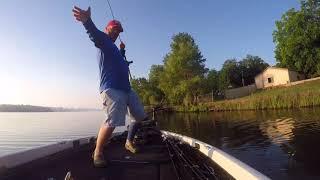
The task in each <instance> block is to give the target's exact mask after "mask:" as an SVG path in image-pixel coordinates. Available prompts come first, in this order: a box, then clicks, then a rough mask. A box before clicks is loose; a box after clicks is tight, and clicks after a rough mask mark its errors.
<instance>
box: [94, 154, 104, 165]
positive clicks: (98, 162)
mask: <svg viewBox="0 0 320 180" xmlns="http://www.w3.org/2000/svg"><path fill="white" fill-rule="evenodd" d="M92 157H93V165H94V167H97V168H103V167H106V166H107V162H106V160H105V159H104V156H103V154H98V155H94V154H93V155H92Z"/></svg>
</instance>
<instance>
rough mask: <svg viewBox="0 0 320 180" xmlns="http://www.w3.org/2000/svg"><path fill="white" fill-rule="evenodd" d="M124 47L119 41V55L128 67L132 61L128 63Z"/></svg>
mask: <svg viewBox="0 0 320 180" xmlns="http://www.w3.org/2000/svg"><path fill="white" fill-rule="evenodd" d="M125 48H126V45H125V44H124V43H123V42H122V41H121V40H120V53H121V55H122V57H123V58H124V60H125V61H126V62H127V64H128V66H129V65H130V64H132V63H133V61H128V60H127V57H126V49H125Z"/></svg>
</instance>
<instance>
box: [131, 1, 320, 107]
mask: <svg viewBox="0 0 320 180" xmlns="http://www.w3.org/2000/svg"><path fill="white" fill-rule="evenodd" d="M319 23H320V0H307V1H301V8H300V10H295V9H290V10H288V11H287V12H285V13H284V14H283V16H282V18H281V19H280V20H278V21H276V22H275V24H276V29H275V30H274V32H273V41H274V42H275V45H276V48H275V58H276V61H277V65H276V66H278V67H285V68H288V69H290V70H294V71H297V72H299V73H303V74H304V75H306V77H315V76H319V75H320V49H319V47H320V24H319ZM205 61H206V59H205V58H204V57H203V56H202V54H201V51H200V49H199V47H198V45H197V44H196V42H195V40H194V39H193V37H192V36H191V35H190V34H188V33H178V34H176V35H174V36H173V37H172V42H171V44H170V51H169V52H168V53H167V54H166V56H165V57H164V59H163V64H160V65H152V66H151V69H150V72H149V74H148V77H147V78H144V77H142V78H134V79H132V81H131V84H132V87H133V89H134V90H135V91H136V92H137V93H138V95H139V96H140V98H141V100H142V101H143V103H144V104H145V105H156V104H159V103H160V102H161V101H163V100H165V101H166V103H169V104H172V105H186V106H188V105H195V104H197V103H199V97H201V96H203V95H205V94H208V93H212V95H213V96H214V97H215V98H222V97H223V96H224V92H225V90H226V89H228V88H237V87H241V86H246V85H250V84H253V83H254V78H255V76H256V75H257V74H259V73H261V72H262V71H263V70H264V69H266V67H268V66H269V64H267V63H266V62H265V61H264V60H263V59H262V58H260V57H259V56H254V55H247V56H246V57H245V58H243V59H235V58H233V59H227V60H225V62H224V63H223V66H222V68H221V70H219V71H218V70H216V69H209V68H207V67H205Z"/></svg>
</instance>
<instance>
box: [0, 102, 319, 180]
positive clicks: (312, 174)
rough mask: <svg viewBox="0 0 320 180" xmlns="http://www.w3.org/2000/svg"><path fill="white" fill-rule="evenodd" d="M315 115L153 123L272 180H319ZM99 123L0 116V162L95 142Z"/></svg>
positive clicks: (212, 116) (85, 118) (57, 116)
mask: <svg viewBox="0 0 320 180" xmlns="http://www.w3.org/2000/svg"><path fill="white" fill-rule="evenodd" d="M319 114H320V108H318V109H302V110H290V111H284V110H281V111H259V112H254V111H243V112H214V113H198V114H196V113H188V114H185V113H161V114H158V115H157V119H159V124H160V126H161V128H162V129H166V130H170V131H173V132H177V133H180V134H184V135H188V136H190V137H195V138H197V139H199V140H202V141H204V142H207V143H208V144H211V145H214V146H216V147H218V148H220V149H222V150H224V151H225V152H227V153H229V154H231V155H233V156H235V157H236V158H238V159H240V160H241V161H243V162H245V163H247V164H249V165H250V166H252V167H254V168H255V169H257V170H259V171H261V172H263V173H264V174H266V175H267V176H269V177H271V178H272V179H320V166H319V163H318V162H319V161H320V154H319V152H320V145H319V143H320V117H319ZM103 118H104V115H103V113H102V112H53V113H0V156H4V155H6V154H11V153H15V152H18V151H23V150H26V149H31V148H35V147H39V146H43V145H46V144H51V143H54V142H59V141H62V140H69V139H76V138H80V137H87V136H95V135H96V133H97V130H98V128H99V125H100V123H101V121H102V119H103ZM122 129H124V127H121V128H118V130H122Z"/></svg>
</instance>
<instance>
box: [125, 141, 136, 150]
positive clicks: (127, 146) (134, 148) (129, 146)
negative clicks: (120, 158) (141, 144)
mask: <svg viewBox="0 0 320 180" xmlns="http://www.w3.org/2000/svg"><path fill="white" fill-rule="evenodd" d="M124 147H125V148H126V149H127V150H128V151H130V152H131V153H137V152H138V151H139V149H138V148H137V147H136V146H134V145H133V144H132V143H131V142H126V144H125V146H124Z"/></svg>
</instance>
